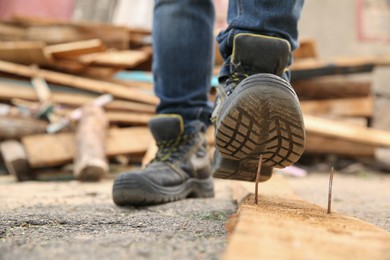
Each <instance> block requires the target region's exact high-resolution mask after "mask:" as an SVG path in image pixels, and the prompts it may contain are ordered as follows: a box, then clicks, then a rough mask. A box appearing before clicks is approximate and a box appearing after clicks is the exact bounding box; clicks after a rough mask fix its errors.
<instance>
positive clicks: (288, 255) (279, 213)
mask: <svg viewBox="0 0 390 260" xmlns="http://www.w3.org/2000/svg"><path fill="white" fill-rule="evenodd" d="M242 185H243V186H244V187H249V188H248V189H249V191H252V192H253V183H249V184H248V183H242ZM259 188H260V196H259V204H258V205H256V204H254V195H253V194H252V195H251V196H250V197H248V198H247V199H246V200H245V201H244V203H243V204H242V205H241V206H240V209H239V211H238V212H239V213H238V216H237V217H236V218H235V221H236V222H237V224H236V225H235V226H234V227H233V228H231V229H232V230H233V231H232V234H230V236H229V243H228V246H227V249H226V251H225V254H224V257H223V259H225V260H230V259H232V260H233V259H234V260H235V259H343V260H344V259H389V257H390V233H388V232H386V231H384V230H382V229H379V228H377V227H375V226H373V225H371V224H368V223H366V222H363V221H361V220H359V219H356V218H352V217H349V216H346V215H343V214H340V213H331V214H327V213H326V210H325V209H323V208H321V207H319V206H317V205H314V204H312V203H309V202H306V201H304V200H302V199H300V198H299V197H297V196H296V195H295V194H291V193H292V192H291V189H290V187H289V186H288V185H287V183H286V182H285V180H284V179H282V178H281V177H280V176H273V178H271V180H270V181H268V182H266V183H261V185H260V187H259ZM286 190H287V191H288V192H286ZM233 221H234V220H233Z"/></svg>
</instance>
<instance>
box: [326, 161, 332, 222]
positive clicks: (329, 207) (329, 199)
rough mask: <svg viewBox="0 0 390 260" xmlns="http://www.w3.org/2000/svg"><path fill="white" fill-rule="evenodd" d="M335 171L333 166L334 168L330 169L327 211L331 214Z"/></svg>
mask: <svg viewBox="0 0 390 260" xmlns="http://www.w3.org/2000/svg"><path fill="white" fill-rule="evenodd" d="M333 172H334V168H333V166H332V168H331V169H330V173H329V191H328V210H327V212H326V213H327V214H330V213H331V206H332V185H333Z"/></svg>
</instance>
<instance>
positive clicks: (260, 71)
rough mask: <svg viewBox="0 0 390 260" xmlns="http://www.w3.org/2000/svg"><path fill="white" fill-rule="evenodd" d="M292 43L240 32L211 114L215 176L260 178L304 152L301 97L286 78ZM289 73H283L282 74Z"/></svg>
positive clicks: (290, 163)
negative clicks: (258, 174)
mask: <svg viewBox="0 0 390 260" xmlns="http://www.w3.org/2000/svg"><path fill="white" fill-rule="evenodd" d="M290 54H291V50H290V44H289V43H288V41H286V40H284V39H280V38H276V37H269V36H263V35H254V34H247V33H243V34H237V35H236V36H235V38H234V43H233V53H232V56H231V64H232V65H231V66H232V68H233V71H234V72H233V73H232V74H231V75H229V76H228V77H227V78H226V79H225V80H224V83H223V85H221V86H220V87H219V88H218V92H217V101H216V107H215V110H214V112H213V115H212V119H211V120H212V121H213V123H214V125H215V142H216V152H215V155H214V162H213V176H214V177H216V178H227V179H236V180H245V181H255V179H256V173H257V167H258V163H259V156H260V155H262V156H263V161H262V166H263V167H262V169H261V179H260V181H266V180H268V179H269V178H270V177H271V175H272V168H273V167H277V168H283V167H286V166H289V165H292V164H294V163H295V162H296V161H297V160H298V159H299V158H300V156H301V155H302V153H303V150H304V143H305V130H304V122H303V116H302V112H301V109H300V105H299V100H298V97H297V95H296V94H295V91H294V90H293V88H292V87H291V85H290V83H289V81H288V77H286V76H285V75H286V71H287V66H288V64H289V60H290ZM283 77H284V78H283Z"/></svg>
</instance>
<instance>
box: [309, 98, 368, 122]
mask: <svg viewBox="0 0 390 260" xmlns="http://www.w3.org/2000/svg"><path fill="white" fill-rule="evenodd" d="M301 108H302V111H303V112H304V113H305V114H309V115H324V114H325V115H326V114H330V115H339V116H355V117H371V116H373V109H374V101H373V98H372V97H371V96H368V97H360V98H342V99H326V100H312V101H310V100H306V101H301Z"/></svg>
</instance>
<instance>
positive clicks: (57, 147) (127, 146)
mask: <svg viewBox="0 0 390 260" xmlns="http://www.w3.org/2000/svg"><path fill="white" fill-rule="evenodd" d="M151 141H152V135H151V133H150V131H149V129H148V128H147V127H129V128H112V129H110V130H109V131H108V135H107V140H106V156H107V157H113V156H116V155H132V154H141V153H145V151H146V149H147V148H148V145H149V144H150V143H151ZM22 143H23V145H24V147H25V150H26V153H27V157H28V160H29V163H30V165H31V167H32V168H41V167H48V166H60V165H64V164H66V163H70V162H72V160H73V158H74V155H75V152H76V147H75V143H76V140H75V135H74V134H73V133H56V134H40V135H32V136H26V137H24V138H22Z"/></svg>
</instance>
